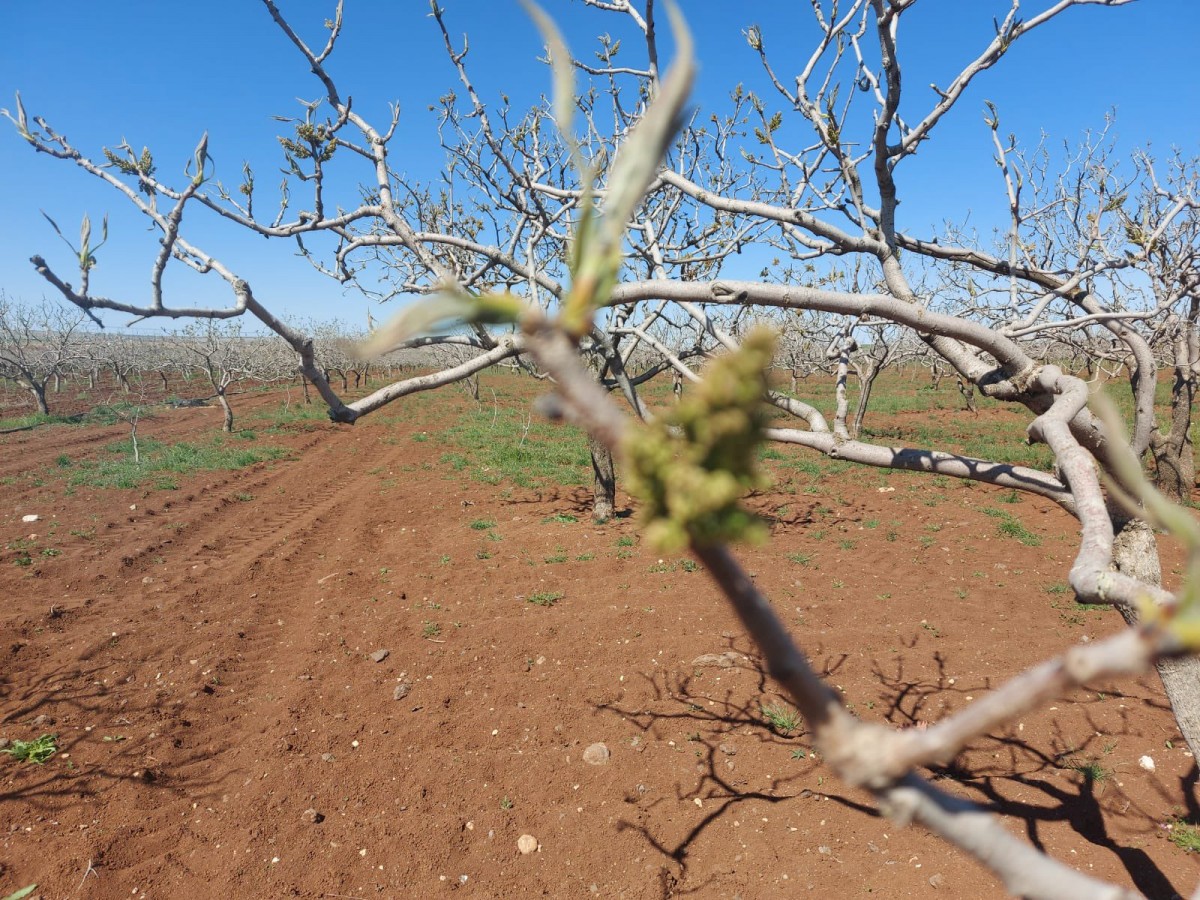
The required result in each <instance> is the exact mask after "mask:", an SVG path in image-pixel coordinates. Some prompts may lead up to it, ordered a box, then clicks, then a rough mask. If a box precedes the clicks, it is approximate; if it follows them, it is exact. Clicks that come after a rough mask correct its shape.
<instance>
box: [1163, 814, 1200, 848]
mask: <svg viewBox="0 0 1200 900" xmlns="http://www.w3.org/2000/svg"><path fill="white" fill-rule="evenodd" d="M1167 827H1168V828H1169V829H1170V830H1171V834H1170V838H1169V840H1170V841H1171V843H1172V844H1174V845H1175V846H1176V847H1178V848H1179V849H1180V850H1186V851H1187V852H1188V853H1200V826H1196V825H1193V824H1191V823H1190V822H1188V821H1187V820H1186V819H1176V820H1175V821H1174V822H1171V823H1169V824H1168V825H1167Z"/></svg>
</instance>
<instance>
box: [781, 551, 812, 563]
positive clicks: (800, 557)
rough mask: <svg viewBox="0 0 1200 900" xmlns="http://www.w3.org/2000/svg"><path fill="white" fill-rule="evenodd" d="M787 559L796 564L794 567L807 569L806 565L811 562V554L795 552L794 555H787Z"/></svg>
mask: <svg viewBox="0 0 1200 900" xmlns="http://www.w3.org/2000/svg"><path fill="white" fill-rule="evenodd" d="M787 558H788V559H790V560H791V561H792V562H794V563H796V565H799V566H805V567H807V566H808V564H809V563H810V562H812V558H813V555H812V554H811V553H801V552H799V551H797V552H795V553H789V554H788V555H787Z"/></svg>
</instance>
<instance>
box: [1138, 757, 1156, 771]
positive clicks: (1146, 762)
mask: <svg viewBox="0 0 1200 900" xmlns="http://www.w3.org/2000/svg"><path fill="white" fill-rule="evenodd" d="M1138 765H1139V766H1141V767H1142V768H1143V769H1145V770H1146V771H1147V772H1153V771H1154V760H1153V759H1152V758H1151V757H1149V756H1143V757H1142V758H1141V759H1139V760H1138Z"/></svg>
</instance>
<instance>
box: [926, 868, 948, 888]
mask: <svg viewBox="0 0 1200 900" xmlns="http://www.w3.org/2000/svg"><path fill="white" fill-rule="evenodd" d="M945 883H946V876H945V875H943V874H942V873H941V872H938V873H937V874H936V875H931V876H929V885H930V887H935V888H939V887H941V886H942V885H943V884H945Z"/></svg>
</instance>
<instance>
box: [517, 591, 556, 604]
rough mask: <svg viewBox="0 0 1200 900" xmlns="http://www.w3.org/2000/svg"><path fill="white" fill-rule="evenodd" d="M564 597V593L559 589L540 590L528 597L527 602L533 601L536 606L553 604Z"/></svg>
mask: <svg viewBox="0 0 1200 900" xmlns="http://www.w3.org/2000/svg"><path fill="white" fill-rule="evenodd" d="M562 598H563V595H562V594H560V593H559V592H558V591H539V592H538V593H536V594H530V595H529V596H528V597H526V598H525V602H526V603H532V604H533V605H534V606H553V605H554V604H555V603H557V602H558V601H559V600H561V599H562Z"/></svg>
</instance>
